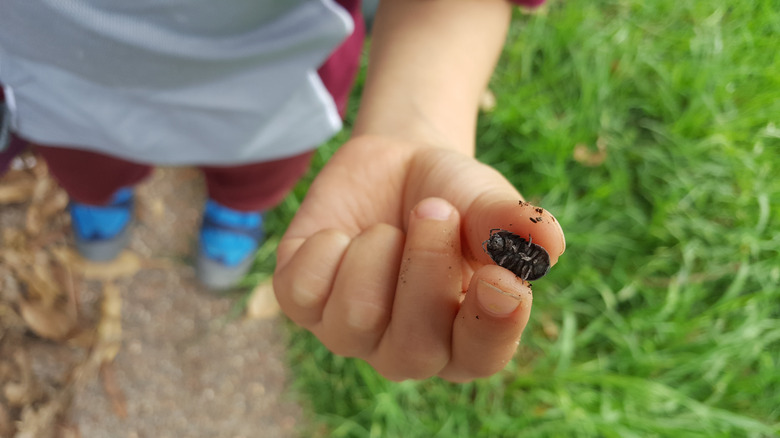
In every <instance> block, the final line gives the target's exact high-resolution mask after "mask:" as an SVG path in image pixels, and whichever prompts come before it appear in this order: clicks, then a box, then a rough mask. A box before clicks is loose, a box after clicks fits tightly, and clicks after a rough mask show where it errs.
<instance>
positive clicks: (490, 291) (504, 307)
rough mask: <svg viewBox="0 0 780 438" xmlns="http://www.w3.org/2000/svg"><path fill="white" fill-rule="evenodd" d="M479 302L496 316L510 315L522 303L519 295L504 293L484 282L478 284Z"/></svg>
mask: <svg viewBox="0 0 780 438" xmlns="http://www.w3.org/2000/svg"><path fill="white" fill-rule="evenodd" d="M477 301H479V304H480V305H482V307H483V308H484V309H485V310H487V311H488V312H490V313H492V314H494V315H496V316H506V315H509V314H510V313H512V312H514V310H515V309H517V308H518V307H519V306H520V303H521V302H522V300H521V298H520V296H519V295H513V294H510V293H508V292H504V291H502V290H501V289H499V288H497V287H495V286H493V285H492V284H490V283H486V282H484V281H482V280H480V281H479V282H478V283H477Z"/></svg>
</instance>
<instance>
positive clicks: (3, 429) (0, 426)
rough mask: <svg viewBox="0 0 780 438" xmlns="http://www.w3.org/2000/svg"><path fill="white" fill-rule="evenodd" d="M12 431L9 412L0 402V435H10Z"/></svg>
mask: <svg viewBox="0 0 780 438" xmlns="http://www.w3.org/2000/svg"><path fill="white" fill-rule="evenodd" d="M13 431H14V428H13V423H12V422H11V414H9V413H8V409H6V408H5V406H3V404H2V403H0V436H12V434H13Z"/></svg>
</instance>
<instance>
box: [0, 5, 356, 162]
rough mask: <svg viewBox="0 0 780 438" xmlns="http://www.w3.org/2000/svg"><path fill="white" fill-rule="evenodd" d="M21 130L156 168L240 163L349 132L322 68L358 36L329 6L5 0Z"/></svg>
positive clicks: (3, 51)
mask: <svg viewBox="0 0 780 438" xmlns="http://www.w3.org/2000/svg"><path fill="white" fill-rule="evenodd" d="M2 10H3V13H2V14H1V15H0V82H2V83H3V84H4V85H5V86H6V87H7V89H8V90H10V91H11V92H12V96H13V99H12V103H13V111H14V116H13V120H14V121H15V129H16V131H17V132H18V133H19V135H21V136H22V137H24V138H27V139H29V140H31V141H33V142H36V143H40V144H45V145H62V146H67V147H76V148H82V149H87V150H93V151H97V152H103V153H107V154H110V155H113V156H118V157H121V158H126V159H130V160H133V161H137V162H141V163H149V164H173V165H177V164H178V165H190V164H212V165H220V164H225V165H229V164H239V163H250V162H258V161H267V160H272V159H278V158H283V157H288V156H292V155H296V154H299V153H302V152H304V151H306V150H310V149H312V148H314V147H316V146H318V145H319V144H320V143H322V142H323V141H325V140H326V139H328V138H329V137H330V136H332V135H333V134H334V133H335V132H337V131H338V130H339V129H340V128H341V120H340V118H339V115H338V112H337V110H336V107H335V104H334V102H333V99H332V98H331V96H330V95H329V94H328V92H327V90H326V89H325V87H324V86H323V84H322V82H321V81H320V78H319V77H318V76H317V68H318V67H319V66H320V65H321V64H322V63H323V62H324V61H325V60H326V59H327V57H328V55H329V54H330V53H331V52H332V50H333V49H334V48H336V47H337V46H338V45H339V43H341V42H342V41H343V40H344V39H345V38H346V37H347V36H348V35H350V33H351V32H352V30H353V26H354V24H353V22H352V19H351V18H350V16H349V14H348V13H347V12H346V11H344V9H342V8H341V7H340V6H339V5H337V4H336V3H334V2H333V1H332V0H284V1H279V0H219V1H214V0H132V1H127V0H3V7H2Z"/></svg>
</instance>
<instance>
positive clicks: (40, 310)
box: [19, 299, 78, 341]
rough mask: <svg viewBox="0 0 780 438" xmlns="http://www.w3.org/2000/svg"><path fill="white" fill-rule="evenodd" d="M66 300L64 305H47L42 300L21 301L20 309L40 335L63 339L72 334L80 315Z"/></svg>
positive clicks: (34, 330) (25, 318)
mask: <svg viewBox="0 0 780 438" xmlns="http://www.w3.org/2000/svg"><path fill="white" fill-rule="evenodd" d="M72 309H73V306H71V305H69V304H68V303H67V301H66V300H63V301H62V305H58V306H54V307H47V306H45V305H44V304H43V302H42V301H28V300H25V299H22V300H20V301H19V310H20V313H21V315H22V318H23V319H24V321H25V322H26V323H27V326H28V327H29V328H30V329H31V330H32V331H33V332H35V334H37V335H38V336H40V337H42V338H46V339H51V340H53V341H62V340H65V339H67V338H69V337H70V336H72V335H73V334H74V333H75V332H76V329H77V327H78V316H77V315H76V312H74V311H73V310H72Z"/></svg>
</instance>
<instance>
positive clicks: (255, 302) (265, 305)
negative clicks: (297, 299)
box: [246, 278, 279, 319]
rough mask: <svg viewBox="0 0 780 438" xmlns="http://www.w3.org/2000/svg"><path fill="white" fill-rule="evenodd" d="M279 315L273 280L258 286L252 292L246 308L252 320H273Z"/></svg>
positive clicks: (247, 314) (270, 279)
mask: <svg viewBox="0 0 780 438" xmlns="http://www.w3.org/2000/svg"><path fill="white" fill-rule="evenodd" d="M278 314H279V303H278V302H277V301H276V295H274V285H273V278H269V279H268V280H266V281H264V282H262V283H260V284H258V285H257V286H256V287H255V289H254V290H253V291H252V295H250V297H249V301H248V302H247V307H246V316H247V317H248V318H250V319H271V318H273V317H275V316H276V315H278Z"/></svg>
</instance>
